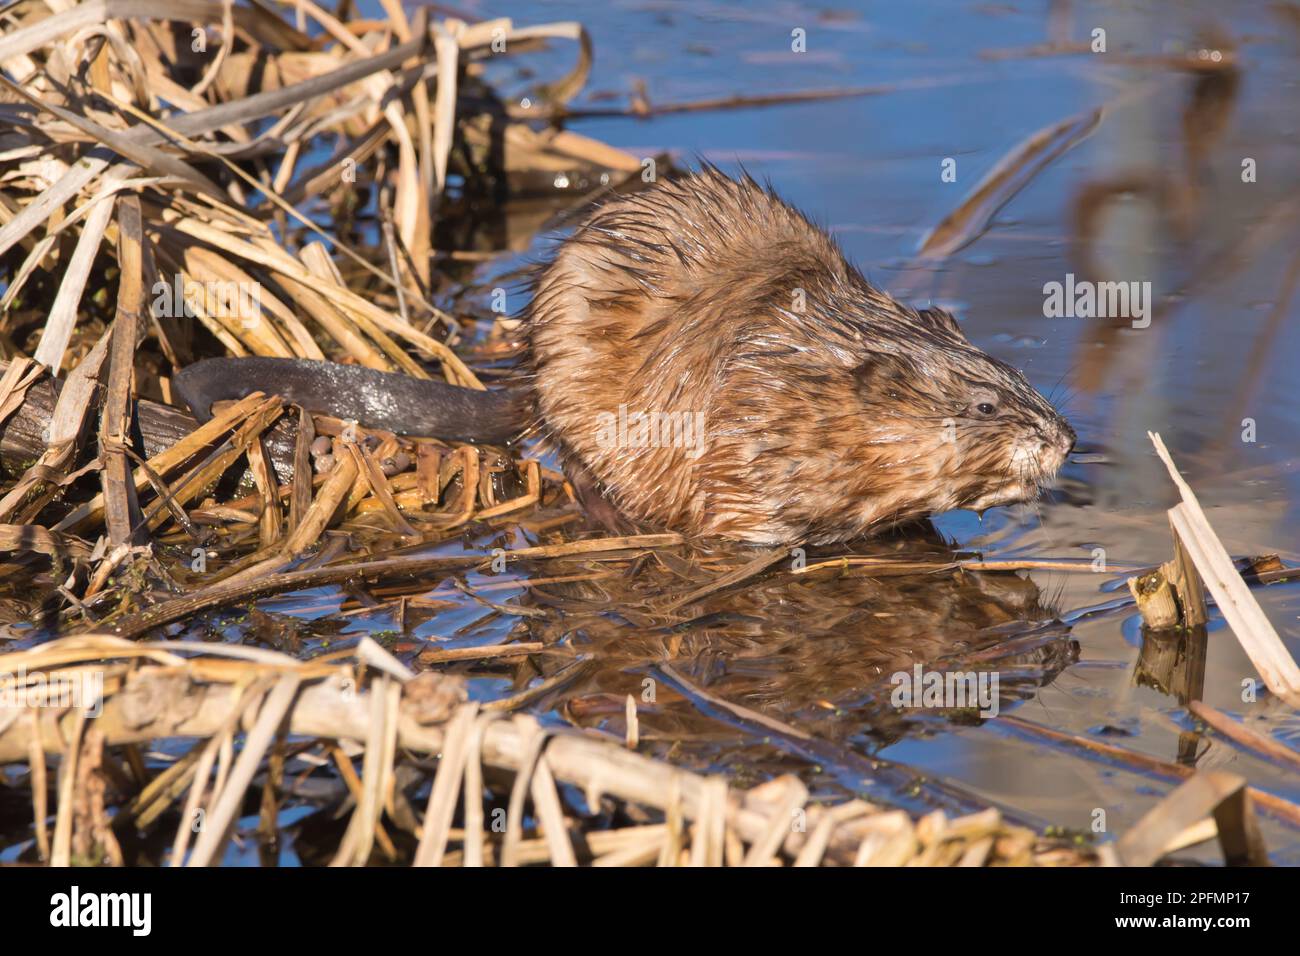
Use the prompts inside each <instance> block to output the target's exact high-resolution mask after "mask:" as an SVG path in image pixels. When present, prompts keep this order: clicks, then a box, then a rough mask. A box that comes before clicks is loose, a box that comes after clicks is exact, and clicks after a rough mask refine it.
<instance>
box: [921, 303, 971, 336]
mask: <svg viewBox="0 0 1300 956" xmlns="http://www.w3.org/2000/svg"><path fill="white" fill-rule="evenodd" d="M916 314H917V315H919V316H920V317H921V320H922V321H924V322H930V323H931V324H933V325H934V326H935V327H936V328H938V329H940V330H942V331H944V332H947V333H949V334H950V335H952V336H953V337H954V338H957V339H959V340H960V341H962V342H965V341H967V339H966V333H965V332H963V331H962V330H961V326H960V325H958V324H957V317H956V316H954V315H953V314H952V313H951V312H949V311H948V310H947V309H941V308H939V307H938V306H933V305H932V306H930V307H929V308H928V309H920V310H918V311H917V313H916Z"/></svg>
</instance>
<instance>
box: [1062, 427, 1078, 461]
mask: <svg viewBox="0 0 1300 956" xmlns="http://www.w3.org/2000/svg"><path fill="white" fill-rule="evenodd" d="M1078 438H1079V436H1078V435H1076V434H1075V433H1074V429H1073V428H1071V427H1070V423H1069V422H1067V421H1066V420H1065V419H1061V444H1062V445H1064V446H1065V454H1067V455H1068V454H1070V452H1072V451H1074V445H1075V442H1076V441H1077V440H1078Z"/></svg>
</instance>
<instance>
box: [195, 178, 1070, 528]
mask: <svg viewBox="0 0 1300 956" xmlns="http://www.w3.org/2000/svg"><path fill="white" fill-rule="evenodd" d="M534 293H535V294H534V296H533V301H532V305H531V308H530V316H529V321H528V323H527V326H526V328H527V334H528V339H529V342H530V346H531V348H530V363H531V373H532V374H531V376H530V379H531V389H530V390H529V393H528V394H527V395H525V394H524V393H523V392H522V391H514V390H498V391H493V392H486V393H485V392H477V391H470V390H467V389H459V388H455V387H453V386H449V385H445V384H442V383H436V382H428V381H423V380H417V379H414V378H409V377H406V376H399V375H390V374H388V373H383V372H377V371H374V370H370V369H365V368H362V367H359V366H343V365H329V364H328V363H325V364H323V363H315V362H308V361H302V360H297V359H214V360H209V361H206V362H200V363H198V364H197V365H193V366H190V367H189V368H187V369H185V370H183V371H182V372H181V373H180V374H179V375H178V376H177V379H176V390H177V394H179V395H180V396H181V397H182V398H184V399H185V400H186V402H187V404H189V405H190V407H191V408H192V409H193V410H194V411H195V413H196V414H198V415H199V416H200V417H204V416H206V415H207V414H208V410H209V407H210V405H211V403H212V402H214V401H217V400H219V399H230V398H238V397H242V396H243V395H244V394H247V393H248V392H250V391H253V390H262V391H266V392H268V393H278V394H280V395H283V396H285V397H286V398H288V399H289V400H291V401H296V402H298V403H299V404H302V405H304V407H306V408H308V409H309V410H311V411H319V412H327V413H329V414H333V415H336V416H338V417H341V418H349V419H356V420H358V421H360V422H361V423H362V424H366V425H372V426H374V427H378V428H385V429H388V430H390V431H395V432H398V433H403V434H423V435H430V436H434V437H445V438H453V439H460V440H483V441H488V442H500V441H504V440H506V439H508V438H510V437H512V436H514V435H517V434H519V433H521V432H522V431H525V430H526V429H525V428H524V423H525V421H526V415H525V414H524V413H523V411H522V409H523V408H525V407H531V409H532V410H533V411H534V412H535V414H534V415H533V416H532V421H533V424H532V426H531V430H532V431H533V432H535V433H537V434H540V435H542V436H544V437H545V438H546V439H547V440H548V441H549V443H550V444H551V445H552V447H554V448H555V449H556V450H557V451H558V452H559V453H560V456H561V459H562V461H563V462H564V463H565V468H566V471H567V472H568V473H569V474H570V476H571V477H573V478H574V479H575V484H576V485H578V486H579V487H586V488H589V489H592V490H593V491H595V492H597V493H598V494H599V496H600V497H601V498H603V499H604V500H605V501H608V502H610V503H612V504H613V505H614V506H615V507H616V508H617V509H618V511H619V512H620V513H621V514H622V515H623V516H625V517H627V518H630V519H632V520H633V521H636V522H638V523H642V524H647V525H653V526H659V527H664V528H668V529H673V530H680V531H683V532H687V533H690V534H697V535H721V536H725V537H731V538H738V539H743V540H747V541H753V542H792V541H807V542H813V543H827V542H833V541H841V540H846V539H850V538H854V537H857V536H860V535H862V534H864V533H868V532H872V531H875V530H878V529H880V528H882V527H887V526H890V525H894V524H898V523H901V522H904V521H908V520H911V519H914V518H917V517H922V516H925V515H930V514H935V513H939V512H943V511H947V510H949V509H952V508H971V509H975V510H983V509H985V508H989V507H992V506H995V505H1001V504H1010V503H1014V502H1018V501H1023V500H1027V499H1030V498H1032V497H1034V496H1035V495H1037V493H1038V492H1039V489H1040V487H1041V486H1042V484H1043V483H1044V482H1046V481H1048V480H1050V479H1051V478H1052V476H1053V475H1055V473H1056V471H1057V469H1058V468H1059V467H1060V465H1061V463H1062V462H1063V461H1064V459H1065V456H1066V454H1067V453H1068V452H1069V450H1070V448H1071V446H1072V444H1073V442H1074V432H1073V430H1072V429H1071V428H1070V426H1069V425H1068V424H1067V423H1066V422H1065V420H1064V419H1063V418H1061V416H1060V415H1058V414H1057V413H1056V411H1055V409H1053V408H1052V406H1051V405H1050V404H1049V403H1048V402H1047V401H1046V399H1044V398H1043V397H1042V396H1041V395H1040V394H1039V393H1038V392H1037V391H1035V390H1034V388H1033V387H1032V386H1031V385H1030V384H1029V383H1028V381H1026V379H1025V377H1024V376H1023V375H1022V374H1021V373H1020V372H1018V371H1017V370H1015V369H1013V368H1012V367H1011V366H1009V365H1007V364H1005V363H1004V362H1000V361H998V360H997V359H995V358H992V357H990V356H989V355H986V354H985V353H984V352H982V351H981V350H980V349H978V348H976V347H975V346H974V345H972V344H971V343H970V342H969V341H968V340H967V339H966V337H965V336H964V335H963V334H962V331H961V329H960V327H959V326H958V325H957V322H956V320H955V319H954V318H953V317H952V316H951V315H950V314H948V313H947V312H944V311H943V310H941V309H935V308H928V309H922V310H919V311H918V310H915V309H912V308H909V307H908V306H905V305H903V304H901V303H899V302H897V301H895V300H894V299H893V298H891V297H890V296H889V295H887V294H886V293H884V292H881V291H880V290H878V289H876V288H875V287H873V286H872V285H871V284H870V283H869V282H868V281H867V280H866V279H865V278H864V277H863V276H862V274H861V273H860V272H859V271H858V270H857V269H855V268H854V267H852V266H851V265H849V264H848V262H847V261H846V260H845V259H844V256H843V254H842V253H841V252H840V250H839V248H838V247H837V246H836V244H835V242H834V241H833V240H832V239H831V238H830V237H829V236H828V235H827V234H826V233H825V232H823V231H822V230H820V229H818V228H817V227H816V226H814V225H812V224H811V223H810V222H809V221H808V220H807V219H806V218H804V216H803V215H801V214H800V213H799V212H797V211H796V210H794V209H793V208H791V207H790V206H788V205H786V204H785V203H784V202H782V201H781V200H780V199H778V198H777V197H776V196H775V195H774V194H773V193H772V192H771V191H770V190H765V189H763V188H762V187H760V186H759V185H758V184H756V183H755V182H754V181H753V180H751V179H749V178H748V177H746V178H745V179H743V180H740V181H736V180H732V179H730V178H728V177H727V176H725V175H724V174H722V173H721V172H719V171H717V170H715V169H713V168H706V169H704V170H703V171H701V172H699V173H695V174H693V175H690V176H687V177H685V178H682V179H677V180H674V181H672V182H667V183H663V184H660V185H658V186H655V187H654V188H652V189H649V190H647V191H644V192H641V193H638V194H636V195H632V196H628V197H623V198H617V199H613V200H612V201H610V202H608V203H606V204H605V205H603V206H601V207H600V208H598V209H597V210H596V211H595V212H594V213H593V214H592V215H591V216H590V217H589V218H588V219H587V220H586V221H585V222H584V223H582V225H580V226H579V227H578V229H577V230H576V232H575V233H574V234H573V235H572V236H571V237H570V238H569V239H567V240H566V241H565V242H563V243H562V244H561V245H560V247H559V250H558V252H557V253H556V255H555V256H554V258H553V260H552V261H551V262H550V263H549V264H548V265H547V266H546V267H545V268H544V269H543V270H541V271H540V273H539V276H538V279H537V282H536V286H535V290H534Z"/></svg>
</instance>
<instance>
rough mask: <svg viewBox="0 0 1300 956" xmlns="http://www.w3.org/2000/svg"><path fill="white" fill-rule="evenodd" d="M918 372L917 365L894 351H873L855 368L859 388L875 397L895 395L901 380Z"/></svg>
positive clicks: (854, 373) (854, 372) (854, 375)
mask: <svg viewBox="0 0 1300 956" xmlns="http://www.w3.org/2000/svg"><path fill="white" fill-rule="evenodd" d="M916 374H917V370H916V366H915V365H914V364H913V363H912V362H911V361H910V360H909V359H907V358H906V357H904V356H902V355H898V354H896V353H894V352H872V353H870V354H868V355H867V356H866V357H865V358H864V359H863V360H862V363H861V364H860V365H858V367H857V368H855V369H854V370H853V377H854V379H855V380H857V383H858V388H859V389H861V390H862V391H863V392H864V393H866V394H867V395H868V396H871V397H873V398H885V397H889V396H893V395H894V394H895V392H896V386H897V384H898V383H899V382H903V381H906V380H907V378H908V376H909V375H913V376H914V375H916Z"/></svg>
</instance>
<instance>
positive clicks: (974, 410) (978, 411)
mask: <svg viewBox="0 0 1300 956" xmlns="http://www.w3.org/2000/svg"><path fill="white" fill-rule="evenodd" d="M997 413H998V405H997V402H995V401H989V400H987V399H986V400H984V401H982V402H976V403H974V404H973V405H971V407H970V411H969V414H970V417H971V418H992V417H993V416H995V415H996V414H997Z"/></svg>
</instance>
